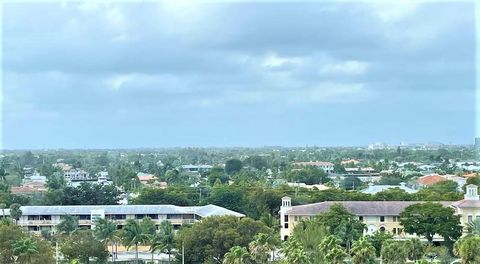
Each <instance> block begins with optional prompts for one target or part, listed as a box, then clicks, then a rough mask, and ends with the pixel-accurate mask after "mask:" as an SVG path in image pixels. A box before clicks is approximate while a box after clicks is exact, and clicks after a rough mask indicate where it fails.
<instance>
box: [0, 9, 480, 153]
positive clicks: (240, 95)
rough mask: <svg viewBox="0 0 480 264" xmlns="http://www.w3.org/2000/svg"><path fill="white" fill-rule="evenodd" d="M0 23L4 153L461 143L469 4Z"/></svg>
mask: <svg viewBox="0 0 480 264" xmlns="http://www.w3.org/2000/svg"><path fill="white" fill-rule="evenodd" d="M90 2H92V1H90ZM2 22H3V43H2V44H3V93H2V99H3V103H2V107H3V116H2V117H3V122H2V132H3V148H6V149H12V148H22V149H23V148H59V147H60V148H125V147H173V146H201V147H208V146H265V145H282V146H305V145H309V146H313V145H317V146H339V145H340V146H352V145H366V144H369V143H373V142H380V141H381V142H386V143H390V144H398V143H400V142H406V143H418V142H443V143H464V144H465V143H467V144H470V143H472V142H473V137H474V134H475V131H474V128H475V124H474V123H475V101H474V100H475V98H474V97H475V96H474V95H475V90H474V85H475V71H474V70H475V67H474V63H475V60H474V59H475V29H474V23H475V17H474V5H473V3H446V2H439V3H432V2H430V3H423V4H414V3H411V2H410V3H404V4H379V3H354V4H352V3H302V4H299V3H295V4H294V3H285V2H284V3H279V2H277V3H272V2H247V3H246V2H243V3H241V2H236V3H232V2H222V3H218V2H216V3H212V2H210V3H206V2H204V3H202V4H200V3H199V1H191V2H185V1H169V2H150V3H125V2H123V3H103V4H92V3H63V4H62V3H60V2H59V3H35V4H33V3H8V4H4V5H3V21H2Z"/></svg>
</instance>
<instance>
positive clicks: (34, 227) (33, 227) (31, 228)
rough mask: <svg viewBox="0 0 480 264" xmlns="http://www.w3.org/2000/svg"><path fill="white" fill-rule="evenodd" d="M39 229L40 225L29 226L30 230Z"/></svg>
mask: <svg viewBox="0 0 480 264" xmlns="http://www.w3.org/2000/svg"><path fill="white" fill-rule="evenodd" d="M38 230H39V228H38V226H29V227H28V231H38Z"/></svg>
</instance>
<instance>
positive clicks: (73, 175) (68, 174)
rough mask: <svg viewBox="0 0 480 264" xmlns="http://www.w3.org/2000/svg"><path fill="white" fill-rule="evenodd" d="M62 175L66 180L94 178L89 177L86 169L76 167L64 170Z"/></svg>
mask: <svg viewBox="0 0 480 264" xmlns="http://www.w3.org/2000/svg"><path fill="white" fill-rule="evenodd" d="M63 176H64V177H65V179H66V180H67V181H88V180H93V179H95V177H91V176H90V173H88V172H87V171H85V170H82V169H78V168H77V169H70V170H66V171H64V172H63Z"/></svg>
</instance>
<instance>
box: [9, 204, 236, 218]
mask: <svg viewBox="0 0 480 264" xmlns="http://www.w3.org/2000/svg"><path fill="white" fill-rule="evenodd" d="M20 210H22V214H23V215H65V214H71V215H89V214H91V211H92V210H104V211H105V214H127V215H128V214H196V215H199V216H201V217H208V216H224V215H232V216H236V217H244V216H245V215H244V214H241V213H238V212H235V211H232V210H228V209H226V208H223V207H220V206H216V205H213V204H209V205H204V206H176V205H69V206H22V207H20ZM5 213H6V214H9V210H8V209H7V210H5Z"/></svg>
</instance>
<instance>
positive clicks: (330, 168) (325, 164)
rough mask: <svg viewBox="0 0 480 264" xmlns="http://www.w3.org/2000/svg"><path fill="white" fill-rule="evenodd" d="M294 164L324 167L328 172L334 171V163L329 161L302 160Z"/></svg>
mask: <svg viewBox="0 0 480 264" xmlns="http://www.w3.org/2000/svg"><path fill="white" fill-rule="evenodd" d="M293 165H297V166H313V167H317V168H320V169H322V170H323V171H324V172H326V173H332V172H333V166H334V164H333V163H331V162H328V161H302V162H295V163H293Z"/></svg>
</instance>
